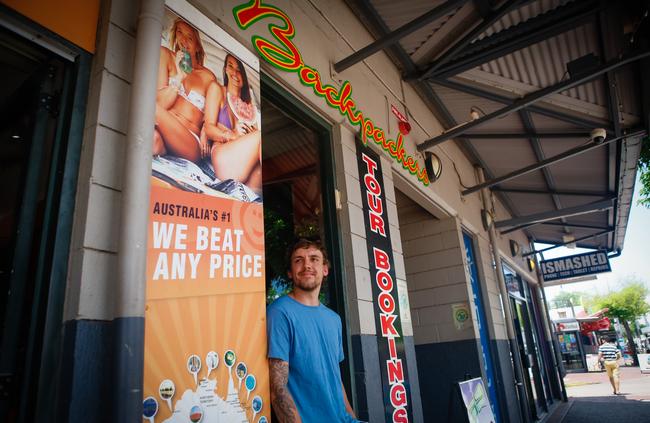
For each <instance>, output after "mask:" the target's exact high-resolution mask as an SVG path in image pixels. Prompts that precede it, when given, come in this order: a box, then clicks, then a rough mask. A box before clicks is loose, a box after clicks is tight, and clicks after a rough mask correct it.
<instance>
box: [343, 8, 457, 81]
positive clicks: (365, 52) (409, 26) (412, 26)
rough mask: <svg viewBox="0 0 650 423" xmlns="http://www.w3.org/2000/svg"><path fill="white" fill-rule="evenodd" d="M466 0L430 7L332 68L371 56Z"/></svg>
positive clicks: (344, 67) (351, 63)
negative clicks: (425, 11) (422, 13)
mask: <svg viewBox="0 0 650 423" xmlns="http://www.w3.org/2000/svg"><path fill="white" fill-rule="evenodd" d="M467 1H468V0H449V1H446V2H444V3H443V4H441V5H440V6H438V7H436V8H433V9H431V10H430V11H428V12H427V13H425V14H424V15H422V16H420V17H418V18H415V19H413V20H412V21H410V22H408V23H406V24H404V25H402V26H400V27H399V28H397V29H396V30H394V31H392V32H389V33H386V34H384V35H382V36H381V37H379V38H378V39H377V40H376V41H374V42H372V43H370V44H368V45H367V46H365V47H364V48H362V49H361V50H359V51H356V52H354V53H352V54H351V55H349V56H348V57H346V58H345V59H343V60H340V61H338V62H336V63H335V64H334V70H335V71H336V72H343V71H344V70H346V69H347V68H349V67H350V66H353V65H355V64H357V63H359V62H360V61H362V60H364V59H366V58H368V57H370V56H372V55H373V54H375V53H376V52H378V51H380V50H383V49H385V48H386V47H389V46H391V45H393V44H395V43H396V42H398V41H399V40H400V39H402V38H404V37H405V36H407V35H409V34H411V33H413V32H415V31H417V30H418V29H420V28H422V27H424V26H425V25H428V24H429V23H431V22H433V21H435V20H436V19H439V18H441V17H442V16H444V15H447V14H449V13H451V12H453V11H454V10H455V9H458V8H459V7H462V6H463V5H464V4H465V3H467Z"/></svg>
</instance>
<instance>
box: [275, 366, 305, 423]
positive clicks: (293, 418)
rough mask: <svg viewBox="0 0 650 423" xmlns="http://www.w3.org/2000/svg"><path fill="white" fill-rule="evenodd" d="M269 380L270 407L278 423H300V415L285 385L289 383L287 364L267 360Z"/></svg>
mask: <svg viewBox="0 0 650 423" xmlns="http://www.w3.org/2000/svg"><path fill="white" fill-rule="evenodd" d="M269 374H270V379H271V405H273V411H275V415H276V417H277V418H278V420H279V421H280V423H301V422H302V421H301V420H300V414H298V409H297V408H296V403H295V402H294V401H293V397H292V396H291V393H289V388H287V383H288V382H289V363H287V362H286V361H282V360H279V359H277V358H269Z"/></svg>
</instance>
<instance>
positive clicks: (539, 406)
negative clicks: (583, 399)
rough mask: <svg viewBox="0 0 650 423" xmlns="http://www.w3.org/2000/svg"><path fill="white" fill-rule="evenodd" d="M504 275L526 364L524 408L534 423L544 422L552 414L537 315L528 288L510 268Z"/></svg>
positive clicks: (523, 367)
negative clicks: (542, 419)
mask: <svg viewBox="0 0 650 423" xmlns="http://www.w3.org/2000/svg"><path fill="white" fill-rule="evenodd" d="M503 274H504V277H505V280H506V287H507V289H508V294H509V298H510V300H509V302H510V309H511V310H512V319H513V326H514V331H515V338H516V341H517V342H516V344H517V349H518V351H519V354H520V359H521V364H522V376H523V380H522V383H523V385H524V391H525V394H526V395H525V396H526V398H521V400H522V401H524V405H523V407H524V408H525V409H527V410H528V413H529V415H530V417H531V418H532V420H533V421H535V420H540V419H541V418H542V417H543V415H544V414H545V413H546V412H547V411H548V404H549V403H548V401H547V397H546V395H547V394H546V392H547V391H548V389H547V388H548V386H547V383H548V382H546V381H545V379H546V380H547V378H546V375H545V373H544V372H545V367H544V366H543V361H542V356H541V348H540V343H539V335H538V328H537V326H536V325H534V322H535V320H534V317H535V316H534V315H533V314H532V313H533V310H532V307H531V304H532V303H531V291H530V289H529V287H528V284H527V283H526V282H525V281H524V280H522V278H521V277H520V276H519V275H518V274H517V273H515V272H514V271H513V270H512V269H510V268H509V267H508V266H506V265H503Z"/></svg>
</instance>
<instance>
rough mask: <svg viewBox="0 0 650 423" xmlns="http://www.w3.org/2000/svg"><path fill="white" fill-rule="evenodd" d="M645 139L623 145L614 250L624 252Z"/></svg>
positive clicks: (631, 140) (634, 140)
mask: <svg viewBox="0 0 650 423" xmlns="http://www.w3.org/2000/svg"><path fill="white" fill-rule="evenodd" d="M643 138H644V137H635V138H627V139H625V140H624V141H623V142H622V143H621V158H620V166H619V169H620V172H619V175H618V186H619V190H618V193H617V199H616V222H615V224H614V226H615V229H614V242H613V243H612V244H613V247H614V248H613V249H614V250H621V251H622V250H623V244H624V243H625V232H626V231H627V223H628V220H629V219H630V210H631V208H632V202H633V201H634V200H633V196H634V185H635V183H636V174H637V162H638V161H639V155H640V154H641V143H642V140H643Z"/></svg>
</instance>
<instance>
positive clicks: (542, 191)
mask: <svg viewBox="0 0 650 423" xmlns="http://www.w3.org/2000/svg"><path fill="white" fill-rule="evenodd" d="M491 189H492V191H495V192H506V193H513V194H546V195H549V194H551V195H567V196H575V197H609V196H611V195H614V193H613V192H606V191H573V190H558V189H553V190H550V189H527V188H502V187H492V188H491Z"/></svg>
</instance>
